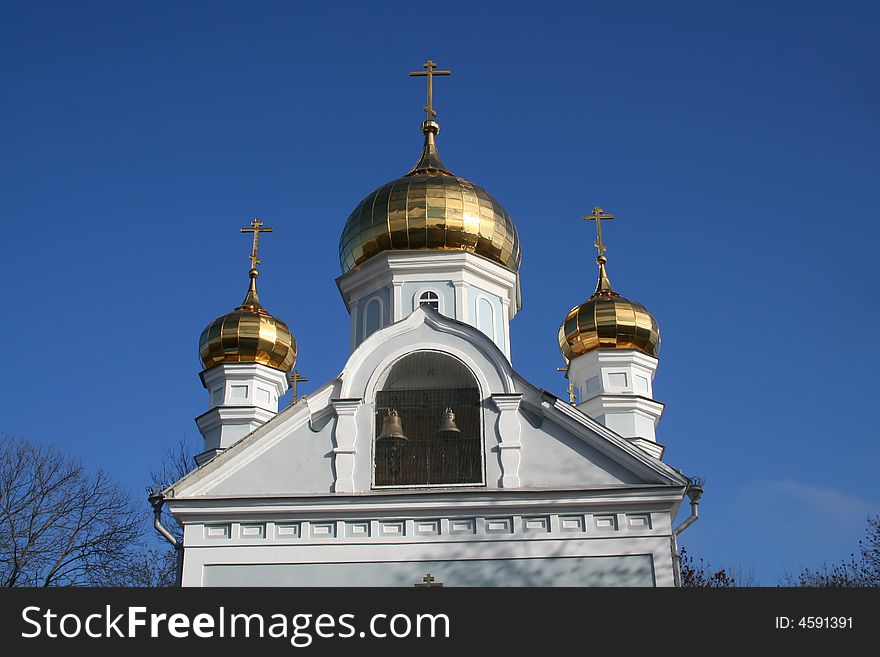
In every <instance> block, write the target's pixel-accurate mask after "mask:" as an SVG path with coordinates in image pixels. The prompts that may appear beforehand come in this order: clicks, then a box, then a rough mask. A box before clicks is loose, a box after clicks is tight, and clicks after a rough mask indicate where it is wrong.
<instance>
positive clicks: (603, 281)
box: [584, 205, 620, 299]
mask: <svg viewBox="0 0 880 657" xmlns="http://www.w3.org/2000/svg"><path fill="white" fill-rule="evenodd" d="M610 219H614V215H613V214H610V213H607V212H605V210H603V209H602V208H600V207H599V206H598V205H597V206H596V207H594V208H593V211H592V212H591V213H590V214H588V215H584V220H585V221H595V222H596V241H595V242H593V246H595V247H596V250H597V251H598V252H599V255H598V256H596V264H598V265H599V281H598V283H597V284H596V291H595V292H593V296H591V297H590V299H596V298H600V297H601V298H605V299H609V298H611V297H619V296H620V295H619V294H618V293H617V292H615V291H614V290H613V289H612V287H611V280H610V279H609V278H608V273H607V272H606V271H605V263H606V262H608V258H606V257H605V251H607V250H608V249H607V248H606V246H605V242H604V241H603V239H602V221H603V220H605V221H608V220H610Z"/></svg>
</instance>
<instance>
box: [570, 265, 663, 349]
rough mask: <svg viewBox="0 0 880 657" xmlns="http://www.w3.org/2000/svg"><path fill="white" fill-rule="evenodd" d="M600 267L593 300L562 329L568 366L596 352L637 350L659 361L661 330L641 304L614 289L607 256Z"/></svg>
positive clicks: (572, 314) (576, 311)
mask: <svg viewBox="0 0 880 657" xmlns="http://www.w3.org/2000/svg"><path fill="white" fill-rule="evenodd" d="M596 261H597V262H598V263H599V283H598V285H597V286H596V291H595V292H594V293H593V296H591V297H590V298H589V299H587V300H586V301H584V302H583V303H582V304H580V305H579V306H575V307H574V308H572V309H571V311H570V312H569V313H568V315H567V316H566V317H565V321H564V322H562V326H560V327H559V349H560V350H561V351H562V356H563V358H565V360H566V362H570V361H571V359H572V358H575V357H577V356H580V355H582V354H585V353H587V352H590V351H593V350H594V349H637V350H638V351H641V352H643V353H645V354H647V355H649V356H653V357H654V358H656V357H657V354H658V352H659V351H660V328H659V327H658V326H657V320H655V319H654V317H653V315H651V313H649V312H648V310H647V309H646V308H645V307H644V306H643V305H642V304H640V303H636V302H635V301H630V300H629V299H624V298H623V297H622V296H620V295H619V294H618V293H617V292H615V291H614V290H612V289H611V281H609V280H608V274H607V273H606V272H605V261H606V260H605V256H599V257H598V258H596Z"/></svg>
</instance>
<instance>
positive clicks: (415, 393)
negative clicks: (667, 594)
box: [152, 62, 702, 587]
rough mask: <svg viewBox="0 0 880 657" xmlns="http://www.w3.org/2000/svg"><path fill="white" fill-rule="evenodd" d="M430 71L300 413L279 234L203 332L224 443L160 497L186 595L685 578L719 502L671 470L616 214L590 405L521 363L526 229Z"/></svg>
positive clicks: (640, 310)
mask: <svg viewBox="0 0 880 657" xmlns="http://www.w3.org/2000/svg"><path fill="white" fill-rule="evenodd" d="M424 68H425V69H426V70H425V71H422V72H419V73H420V74H423V75H425V76H426V77H427V79H428V86H429V97H428V105H427V106H426V108H425V110H426V112H427V115H428V120H426V121H425V122H424V123H423V124H422V132H423V133H424V147H423V149H422V152H421V155H420V156H419V159H418V161H417V163H416V165H415V166H414V167H413V168H412V170H411V171H410V172H409V173H407V174H406V175H405V176H403V177H402V178H399V179H397V180H394V181H392V182H389V183H388V184H386V185H383V186H382V187H380V188H379V189H377V190H375V191H374V192H372V193H370V194H369V195H368V196H366V197H365V198H364V200H363V201H361V203H360V204H359V205H358V206H357V207H356V208H355V209H354V211H353V212H352V213H351V216H350V217H349V218H348V221H347V222H346V224H345V226H344V228H343V230H342V235H341V238H340V245H339V252H340V263H341V267H342V275H341V276H340V277H339V279H338V280H337V283H338V286H339V290H340V292H341V295H342V298H343V301H344V302H345V305H346V307H347V308H348V311H349V313H350V315H351V331H350V342H351V344H350V349H351V354H350V356H349V357H348V360H347V362H346V363H345V364H344V366H343V367H342V371H341V373H340V374H339V376H338V377H337V378H335V379H333V380H331V381H328V382H326V383H325V384H323V385H321V386H320V387H317V388H316V389H315V390H314V391H313V392H311V393H310V394H308V395H306V396H303V397H301V398H299V399H297V400H296V401H295V403H293V404H292V405H290V406H288V407H287V408H284V409H283V410H281V411H279V400H280V398H281V397H282V395H284V394H285V392H287V390H288V388H289V385H290V381H291V379H290V376H289V375H290V373H291V371H292V370H293V366H294V364H295V361H296V342H295V340H294V338H293V335H292V334H291V331H290V330H289V328H288V327H287V325H286V324H285V323H284V322H282V321H281V320H280V319H278V318H276V317H273V316H272V315H271V314H269V312H268V311H267V310H266V309H265V308H264V307H263V306H262V305H261V302H260V299H259V297H258V294H257V285H256V281H257V277H258V270H257V266H258V264H259V259H258V258H257V246H258V239H259V237H260V235H261V233H264V232H266V231H267V230H269V229H267V228H264V227H263V226H262V224H261V223H260V222H259V221H254V222H252V227H251V228H249V229H246V230H247V231H248V232H252V233H253V250H252V253H251V270H250V287H249V290H248V292H247V296H246V298H245V300H244V302H243V303H242V305H241V306H239V307H238V308H236V309H235V310H233V311H232V312H231V313H229V314H226V315H223V316H221V317H219V318H217V319H216V320H214V321H213V322H212V323H211V324H209V325H208V327H207V328H206V329H205V330H204V332H203V333H202V336H201V340H200V356H201V359H202V363H203V365H204V371H202V373H201V375H200V376H201V380H202V383H203V384H204V386H205V388H206V389H207V392H208V396H207V398H208V409H207V411H206V412H204V413H203V414H201V415H199V417H198V418H197V419H196V422H197V424H198V427H199V429H200V431H201V433H202V435H203V436H204V441H205V446H204V451H203V452H202V453H201V454H199V456H198V457H196V461H197V464H198V467H196V468H195V469H194V470H193V471H192V472H190V473H189V474H187V475H186V476H184V477H183V478H182V479H180V480H179V481H177V482H175V483H174V484H172V485H170V486H168V487H167V488H166V489H165V490H164V491H162V492H161V493H160V494H157V495H154V496H153V500H152V501H153V503H154V506H155V508H157V509H160V508H161V507H162V505H165V506H166V507H167V509H168V510H169V511H170V513H171V514H172V515H173V516H174V518H175V519H176V520H177V521H178V522H179V523H180V524H181V525H182V527H183V530H184V538H183V542H182V545H180V544H178V547H179V548H180V554H181V558H182V572H181V584H182V585H183V586H407V587H409V586H414V585H422V586H425V585H433V586H437V585H440V584H442V585H444V586H674V585H675V584H676V583H677V581H678V578H677V551H678V548H677V544H676V535H677V534H678V533H679V532H680V531H682V530H683V529H684V528H685V527H686V526H688V525H689V524H690V523H691V522H693V521H694V520H695V519H696V513H697V508H698V501H699V496H700V494H701V492H702V489H701V486H700V483H699V481H697V480H691V479H689V478H687V477H686V476H684V475H683V474H682V473H681V472H680V471H679V470H677V469H675V468H673V467H670V466H669V465H667V464H666V463H664V462H663V460H662V458H663V451H664V450H663V447H662V445H661V444H660V443H658V442H657V440H656V436H655V428H656V425H657V422H658V421H659V419H660V416H661V414H662V412H663V404H662V403H660V402H658V401H656V400H655V399H654V397H653V379H654V373H655V371H656V369H657V365H658V359H657V353H658V348H659V344H660V334H659V330H658V327H657V323H656V321H655V320H654V318H653V316H652V315H651V314H650V313H649V312H648V311H647V310H646V309H645V308H644V307H643V306H641V305H640V304H638V303H635V302H633V301H628V300H627V299H624V298H623V297H621V296H620V295H618V294H617V292H615V291H614V290H613V289H612V287H611V284H610V282H609V280H608V276H607V275H606V272H605V263H606V259H605V255H604V245H603V243H602V236H601V221H602V219H607V218H610V215H607V214H605V213H604V212H603V211H602V210H601V209H600V208H596V209H595V210H594V212H593V214H592V215H590V216H588V217H587V218H590V219H595V220H596V223H597V228H598V229H599V240H598V241H597V247H598V250H599V251H598V252H599V257H598V258H597V263H598V267H597V278H598V284H597V287H596V290H595V292H594V293H593V294H592V296H590V297H589V298H588V299H587V300H586V301H584V302H583V303H581V304H580V305H578V306H575V307H574V308H573V309H572V310H571V311H570V312H569V313H568V315H567V316H566V317H565V318H564V321H563V322H562V325H561V327H560V330H559V345H560V349H561V351H562V355H563V357H564V358H565V360H566V362H567V363H568V368H567V376H568V378H569V382H570V384H571V385H570V391H571V398H570V399H559V398H557V397H556V396H555V395H553V394H551V393H549V392H547V391H545V390H542V389H540V388H539V387H537V386H535V385H533V384H531V383H529V382H528V381H526V380H525V379H524V378H523V377H522V376H520V375H519V374H517V372H516V371H515V370H514V369H513V367H512V365H511V361H510V354H511V345H510V331H509V323H510V322H511V321H512V320H513V319H514V317H515V316H516V314H517V311H518V310H519V309H520V305H521V299H520V284H519V283H520V282H519V267H520V263H521V260H522V255H521V246H520V241H519V237H518V235H517V231H516V227H515V226H514V223H513V221H512V219H511V218H510V216H509V215H508V213H507V212H506V210H505V209H504V208H503V207H502V206H501V204H500V203H499V202H498V201H497V200H495V199H494V198H493V197H492V196H491V195H490V194H489V193H488V192H486V191H485V190H484V189H482V188H481V187H479V186H478V185H476V184H475V183H473V182H470V181H468V180H465V179H464V178H460V177H458V176H456V175H454V174H453V173H451V172H450V171H449V170H448V169H447V167H446V165H445V164H444V163H443V161H442V160H441V159H440V156H439V154H438V151H437V147H436V137H437V134H438V132H439V125H438V124H437V122H436V121H435V120H434V116H435V112H434V111H433V108H432V101H431V77H432V75H441V74H444V73H446V72H445V71H437V70H435V69H434V64H433V63H432V62H428V63H427V64H426V65H425V67H424ZM294 378H295V377H294ZM575 394H576V395H577V398H578V399H580V400H581V401H580V403H577V404H576V403H575ZM688 498H690V501H691V504H690V508H691V514H690V517H689V518H688V519H687V520H685V522H683V523H681V524H680V525H679V526H678V527H675V524H674V519H675V517H676V514H677V513H678V511H679V508H680V507H681V506H682V503H683V502H684V501H686V500H687V499H688ZM158 518H159V516H158V514H157V521H156V524H157V528H158V529H159V530H160V531H162V532H164V531H165V528H164V527H162V525H161V523H160V521H159V519H158ZM169 538H170V537H169ZM171 540H173V539H171Z"/></svg>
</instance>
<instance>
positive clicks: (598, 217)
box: [584, 205, 614, 257]
mask: <svg viewBox="0 0 880 657" xmlns="http://www.w3.org/2000/svg"><path fill="white" fill-rule="evenodd" d="M584 219H586V220H587V221H595V222H596V235H597V236H598V239H597V240H596V241H595V242H593V246H595V247H596V248H597V249H598V250H599V256H600V257H601V256H603V255H605V251H607V250H608V249H606V248H605V242H603V241H602V220H603V219H604V220H606V221H607V220H609V219H614V215H613V214H608V213H607V212H605V210H603V209H602V208H600V207H599V206H598V205H597V206H596V207H595V208H593V211H592V212H591V213H590V214H588V215H586V216H585V217H584Z"/></svg>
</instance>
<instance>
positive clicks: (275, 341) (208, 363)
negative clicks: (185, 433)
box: [199, 219, 296, 410]
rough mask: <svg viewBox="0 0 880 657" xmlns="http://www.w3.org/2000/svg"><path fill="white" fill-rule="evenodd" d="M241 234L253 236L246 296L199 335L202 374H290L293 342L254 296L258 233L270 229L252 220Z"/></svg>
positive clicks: (258, 298)
mask: <svg viewBox="0 0 880 657" xmlns="http://www.w3.org/2000/svg"><path fill="white" fill-rule="evenodd" d="M241 232H242V233H253V236H254V237H253V243H252V245H251V254H250V255H249V256H248V259H249V260H250V261H251V268H250V271H249V272H248V276H250V285H249V286H248V291H247V295H246V296H245V298H244V301H242V302H241V305H240V306H238V307H237V308H236V309H235V310H233V311H232V312H230V313H227V314H225V315H221V316H220V317H218V318H217V319H215V320H214V321H213V322H211V323H210V324H208V326H207V327H206V328H205V330H204V331H202V335H201V337H200V338H199V356H200V357H201V359H202V364H203V365H204V366H205V370H209V369H211V368H212V367H214V366H215V365H220V364H224V363H227V364H228V363H259V364H262V365H268V366H269V367H273V368H275V369H277V370H282V371H284V372H290V370H291V369H292V368H293V365H294V364H295V363H296V340H294V338H293V334H292V333H291V332H290V329H289V328H288V326H287V324H285V323H284V322H282V321H281V320H280V319H278V318H277V317H274V316H273V315H272V314H271V313H269V311H268V310H266V309H265V308H264V307H263V305H262V304H261V303H260V297H259V295H258V294H257V277H258V276H259V275H260V272H259V271H258V270H257V266H258V265H259V264H260V257H259V245H260V233H271V232H272V229H271V228H267V227H265V226H263V222H262V221H260V220H259V219H254V220H253V221H251V225H250V228H242V229H241ZM286 389H287V388H286V387H285V389H284V390H286ZM284 390H281V392H280V393H279V394H283V393H284ZM276 410H277V409H276Z"/></svg>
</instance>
